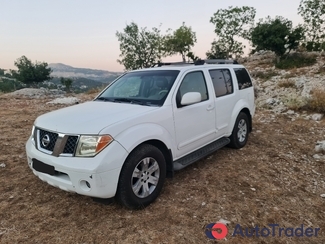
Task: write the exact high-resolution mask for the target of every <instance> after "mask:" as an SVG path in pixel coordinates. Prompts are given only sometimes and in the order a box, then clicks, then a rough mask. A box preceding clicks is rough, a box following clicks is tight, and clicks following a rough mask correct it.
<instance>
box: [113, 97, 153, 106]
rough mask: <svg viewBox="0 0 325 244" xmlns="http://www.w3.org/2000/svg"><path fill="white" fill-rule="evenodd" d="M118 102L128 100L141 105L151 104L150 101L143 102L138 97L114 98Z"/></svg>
mask: <svg viewBox="0 0 325 244" xmlns="http://www.w3.org/2000/svg"><path fill="white" fill-rule="evenodd" d="M114 100H115V101H116V102H127V103H131V104H139V105H145V106H150V104H149V103H147V102H143V101H141V100H137V99H130V98H124V97H123V98H115V99H114Z"/></svg>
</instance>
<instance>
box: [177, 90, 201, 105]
mask: <svg viewBox="0 0 325 244" xmlns="http://www.w3.org/2000/svg"><path fill="white" fill-rule="evenodd" d="M201 99H202V98H201V93H199V92H187V93H185V94H184V95H183V97H182V100H181V105H190V104H194V103H198V102H201Z"/></svg>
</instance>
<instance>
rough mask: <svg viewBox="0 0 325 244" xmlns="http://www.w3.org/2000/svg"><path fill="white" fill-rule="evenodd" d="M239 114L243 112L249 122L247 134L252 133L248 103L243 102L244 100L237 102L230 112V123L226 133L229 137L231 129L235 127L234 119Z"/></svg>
mask: <svg viewBox="0 0 325 244" xmlns="http://www.w3.org/2000/svg"><path fill="white" fill-rule="evenodd" d="M241 112H243V113H245V114H246V115H247V117H248V120H249V132H251V131H252V129H253V126H252V125H253V123H252V114H251V112H250V110H249V106H248V103H247V102H245V101H244V100H239V101H238V102H237V104H236V105H235V107H234V109H233V112H232V116H231V123H230V126H229V131H228V133H229V135H230V134H231V133H232V131H233V128H234V126H235V122H236V119H237V117H238V115H239V114H240V113H241Z"/></svg>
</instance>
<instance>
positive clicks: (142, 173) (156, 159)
mask: <svg viewBox="0 0 325 244" xmlns="http://www.w3.org/2000/svg"><path fill="white" fill-rule="evenodd" d="M165 178H166V161H165V157H164V155H163V153H162V152H161V151H160V150H159V149H158V148H156V147H155V146H152V145H149V144H143V145H140V146H139V147H138V148H136V149H135V150H134V151H133V152H131V153H130V155H129V156H128V158H127V159H126V161H125V163H124V165H123V167H122V170H121V174H120V178H119V183H118V189H117V193H116V198H117V200H118V202H119V203H121V204H122V205H124V206H125V207H127V208H130V209H139V208H144V207H146V206H148V205H149V204H150V203H152V202H154V201H155V200H156V198H157V197H158V195H159V193H160V191H161V189H162V187H163V184H164V181H165Z"/></svg>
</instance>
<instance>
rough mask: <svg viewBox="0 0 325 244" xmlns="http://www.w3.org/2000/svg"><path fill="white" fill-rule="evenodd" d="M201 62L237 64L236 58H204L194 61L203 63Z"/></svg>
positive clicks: (198, 63)
mask: <svg viewBox="0 0 325 244" xmlns="http://www.w3.org/2000/svg"><path fill="white" fill-rule="evenodd" d="M203 64H238V62H237V61H236V60H229V59H204V60H201V59H199V60H197V61H195V65H203Z"/></svg>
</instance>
